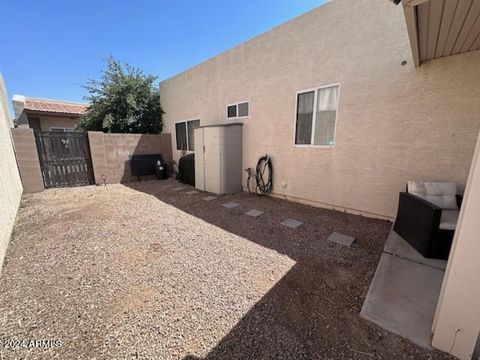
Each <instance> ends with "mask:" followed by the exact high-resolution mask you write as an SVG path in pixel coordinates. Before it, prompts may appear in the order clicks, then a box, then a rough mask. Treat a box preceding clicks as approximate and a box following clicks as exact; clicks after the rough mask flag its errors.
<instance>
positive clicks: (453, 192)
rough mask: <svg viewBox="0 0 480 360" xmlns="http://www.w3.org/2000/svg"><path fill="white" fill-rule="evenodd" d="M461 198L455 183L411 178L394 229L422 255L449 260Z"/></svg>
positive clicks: (402, 195) (400, 201) (402, 193)
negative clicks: (418, 180) (414, 180)
mask: <svg viewBox="0 0 480 360" xmlns="http://www.w3.org/2000/svg"><path fill="white" fill-rule="evenodd" d="M461 200H462V199H461V196H459V195H457V186H456V184H455V183H429V182H413V181H409V182H408V185H407V191H406V192H401V193H400V199H399V204H398V214H397V219H396V220H395V224H394V226H393V230H394V231H395V232H396V233H397V234H399V235H400V236H401V237H402V238H404V239H405V240H406V241H407V242H408V243H409V244H410V245H412V246H413V247H414V248H415V249H417V250H418V251H419V252H420V253H421V254H422V255H423V256H425V257H427V258H435V259H448V254H449V253H450V247H451V245H452V239H453V234H454V232H455V227H456V223H457V220H458V214H459V208H460V205H461Z"/></svg>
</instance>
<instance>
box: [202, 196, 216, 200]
mask: <svg viewBox="0 0 480 360" xmlns="http://www.w3.org/2000/svg"><path fill="white" fill-rule="evenodd" d="M216 198H217V197H216V196H205V197H204V198H202V199H203V200H205V201H212V200H215V199H216Z"/></svg>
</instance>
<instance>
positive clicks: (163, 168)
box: [155, 160, 168, 180]
mask: <svg viewBox="0 0 480 360" xmlns="http://www.w3.org/2000/svg"><path fill="white" fill-rule="evenodd" d="M155 173H156V175H157V179H160V180H165V179H166V178H168V172H167V165H166V164H162V162H161V161H160V160H158V161H157V164H156V165H155Z"/></svg>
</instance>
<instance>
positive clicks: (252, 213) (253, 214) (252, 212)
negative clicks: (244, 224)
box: [245, 209, 264, 217]
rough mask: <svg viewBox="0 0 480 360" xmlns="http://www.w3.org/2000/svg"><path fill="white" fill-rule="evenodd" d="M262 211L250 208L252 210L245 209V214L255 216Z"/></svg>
mask: <svg viewBox="0 0 480 360" xmlns="http://www.w3.org/2000/svg"><path fill="white" fill-rule="evenodd" d="M263 213H264V212H263V211H262V210H257V209H252V210H250V211H247V212H246V213H245V215H248V216H253V217H257V216H260V215H262V214H263Z"/></svg>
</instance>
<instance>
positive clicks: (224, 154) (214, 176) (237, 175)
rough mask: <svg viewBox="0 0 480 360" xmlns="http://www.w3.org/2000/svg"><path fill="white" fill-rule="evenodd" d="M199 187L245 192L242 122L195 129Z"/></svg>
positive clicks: (196, 169) (211, 190)
mask: <svg viewBox="0 0 480 360" xmlns="http://www.w3.org/2000/svg"><path fill="white" fill-rule="evenodd" d="M194 138H195V187H196V188H197V189H199V190H202V191H208V192H211V193H215V194H233V193H236V192H240V191H242V124H238V123H235V124H226V125H212V126H202V127H199V128H197V129H195V136H194Z"/></svg>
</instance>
